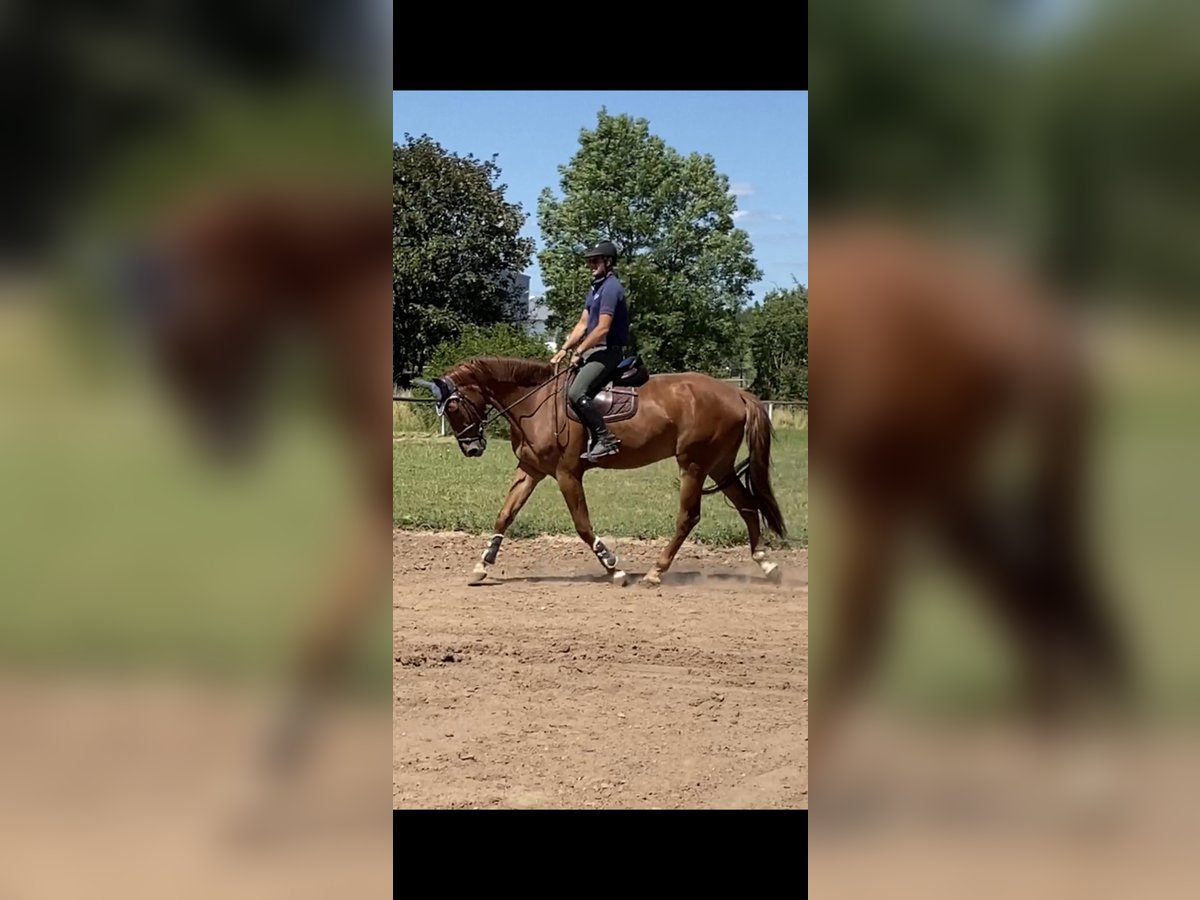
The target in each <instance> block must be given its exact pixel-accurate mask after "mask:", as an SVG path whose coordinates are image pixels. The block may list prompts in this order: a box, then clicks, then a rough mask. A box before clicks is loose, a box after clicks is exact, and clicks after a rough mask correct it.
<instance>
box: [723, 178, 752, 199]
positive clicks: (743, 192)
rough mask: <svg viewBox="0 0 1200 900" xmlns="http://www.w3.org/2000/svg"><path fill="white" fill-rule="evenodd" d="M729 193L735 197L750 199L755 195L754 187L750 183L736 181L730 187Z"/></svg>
mask: <svg viewBox="0 0 1200 900" xmlns="http://www.w3.org/2000/svg"><path fill="white" fill-rule="evenodd" d="M729 193H731V194H733V196H735V197H749V196H750V195H751V194H753V193H754V185H752V184H750V182H748V181H735V182H734V183H733V184H731V185H730V186H729Z"/></svg>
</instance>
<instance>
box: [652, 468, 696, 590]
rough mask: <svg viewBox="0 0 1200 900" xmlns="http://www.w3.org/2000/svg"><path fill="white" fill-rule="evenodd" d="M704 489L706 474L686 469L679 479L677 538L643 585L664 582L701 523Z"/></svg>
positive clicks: (694, 469) (674, 538) (669, 545)
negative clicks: (676, 558) (686, 543)
mask: <svg viewBox="0 0 1200 900" xmlns="http://www.w3.org/2000/svg"><path fill="white" fill-rule="evenodd" d="M703 487H704V472H703V471H702V470H701V469H700V468H699V467H698V466H689V467H687V468H685V469H684V470H683V472H682V474H681V476H680V478H679V516H678V518H677V519H676V522H675V537H673V538H672V539H671V543H670V544H668V545H667V546H666V548H665V549H664V550H663V552H662V553H661V554H659V557H658V562H656V563H655V564H654V568H652V569H651V570H650V571H649V572H647V573H646V574H645V575H644V576H642V583H643V584H648V585H657V584H660V583H661V582H662V573H663V572H665V571H667V569H669V568H670V567H671V563H672V562H674V561H675V554H676V553H678V552H679V548H680V547H682V546H683V542H684V541H685V540H687V536H688V535H689V534H691V533H692V529H693V528H695V527H696V523H697V522H699V521H700V499H701V490H702V489H703Z"/></svg>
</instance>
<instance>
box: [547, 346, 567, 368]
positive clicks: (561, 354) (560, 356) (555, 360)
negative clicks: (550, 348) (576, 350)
mask: <svg viewBox="0 0 1200 900" xmlns="http://www.w3.org/2000/svg"><path fill="white" fill-rule="evenodd" d="M566 358H567V351H566V350H559V351H558V352H557V353H555V354H554V355H553V356H552V357H550V362H551V363H552V364H553V365H556V366H557V365H558V364H559V363H560V362H562V361H563V360H564V359H566Z"/></svg>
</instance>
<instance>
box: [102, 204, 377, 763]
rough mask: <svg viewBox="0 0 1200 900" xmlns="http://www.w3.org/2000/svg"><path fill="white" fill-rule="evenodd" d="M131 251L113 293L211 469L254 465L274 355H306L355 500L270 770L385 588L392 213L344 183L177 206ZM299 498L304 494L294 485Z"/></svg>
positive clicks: (294, 678)
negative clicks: (286, 349) (341, 447)
mask: <svg viewBox="0 0 1200 900" xmlns="http://www.w3.org/2000/svg"><path fill="white" fill-rule="evenodd" d="M155 224H156V227H155V229H154V231H153V232H152V233H151V234H150V236H149V237H148V238H147V239H146V240H145V241H144V242H143V243H141V244H140V245H139V246H138V247H137V249H136V251H135V252H134V253H131V254H130V259H129V263H130V265H129V266H128V267H126V269H125V274H126V275H127V276H128V277H127V279H126V280H124V281H123V283H122V285H121V287H122V289H123V290H122V293H123V296H124V298H125V299H126V301H128V302H127V309H128V310H129V311H130V312H131V313H134V316H133V320H134V322H135V323H136V324H137V325H138V326H139V329H138V330H139V332H140V333H141V335H142V337H143V338H144V339H145V341H146V344H147V346H148V348H149V349H150V351H151V355H152V358H153V361H154V362H155V363H156V374H157V375H158V376H159V377H160V378H161V379H162V380H163V381H164V382H165V384H166V386H167V387H168V388H169V390H170V393H171V396H172V397H173V399H174V400H176V401H177V403H178V404H179V406H180V407H181V408H182V411H183V412H184V413H185V414H186V417H187V420H188V421H190V423H192V424H193V425H194V426H195V434H196V437H197V438H198V439H199V440H200V442H201V443H202V445H203V446H204V447H205V448H207V449H209V450H211V451H212V452H213V456H214V459H216V460H218V461H220V462H221V463H227V464H235V463H242V462H245V461H247V460H248V458H249V456H248V455H249V453H250V451H252V450H253V449H255V447H254V442H255V438H257V437H258V434H257V432H258V431H259V430H260V428H261V426H262V424H263V422H264V420H265V418H266V417H265V415H264V413H265V412H267V411H268V410H264V409H262V408H261V402H262V397H261V393H260V390H259V389H260V388H261V386H262V384H263V382H264V378H265V376H266V374H267V373H268V371H269V365H268V363H269V362H270V360H271V356H272V351H274V350H276V349H278V348H279V347H281V346H285V345H287V344H288V343H290V342H292V341H293V340H294V339H299V341H300V342H301V346H302V347H304V348H305V349H314V350H315V351H316V359H315V362H316V363H318V364H319V365H320V366H321V368H320V369H319V371H321V372H322V373H323V375H324V376H325V377H324V379H323V381H322V383H321V387H322V388H323V389H325V390H327V392H328V394H329V397H330V399H331V400H332V403H331V406H332V410H331V412H332V413H333V416H332V423H333V430H335V431H336V432H337V433H338V435H339V436H341V437H343V438H345V442H346V447H347V451H348V462H349V464H350V467H351V468H352V469H353V470H354V471H353V474H354V476H355V482H356V483H357V485H356V486H357V487H359V488H360V489H361V493H360V496H359V503H358V510H357V513H356V517H355V522H354V524H353V525H352V526H351V528H350V529H349V530H348V532H347V533H346V534H345V535H344V536H343V538H342V545H341V546H339V547H337V548H331V550H332V554H331V555H336V558H335V560H334V562H335V571H334V572H333V573H331V580H330V582H329V584H328V586H327V587H325V588H323V589H322V594H321V597H320V598H319V602H318V604H317V606H316V609H315V610H314V613H313V617H312V620H311V621H310V622H309V623H308V627H307V628H306V629H305V630H304V633H303V635H302V637H301V640H300V643H299V644H298V645H297V646H296V647H295V650H294V657H293V662H292V672H291V674H290V679H289V684H290V688H291V690H290V692H289V693H291V694H292V695H293V696H292V697H291V698H290V699H289V704H288V709H287V710H286V711H285V717H284V719H283V721H282V722H281V723H280V726H279V729H278V730H277V731H275V732H274V733H273V735H272V737H271V740H270V756H269V759H270V760H271V761H273V762H278V761H283V760H285V759H286V760H294V759H296V758H297V756H296V753H297V751H299V750H300V749H301V743H302V742H301V740H300V738H301V732H300V731H299V729H300V728H301V727H302V726H304V725H306V724H307V722H308V715H307V710H308V709H309V708H310V701H311V700H312V699H314V698H315V696H316V694H317V692H318V691H319V690H321V689H323V688H324V687H325V685H326V684H327V683H328V682H329V681H330V680H331V679H332V678H333V677H334V675H335V674H336V673H337V671H338V670H339V669H340V668H341V667H343V666H344V665H345V663H346V662H347V661H348V657H349V653H350V650H351V648H352V647H353V644H354V641H355V640H356V639H357V638H358V637H359V636H360V635H361V634H362V632H363V627H364V625H365V621H366V617H367V616H368V615H369V613H370V611H371V610H372V609H373V608H378V607H377V602H378V598H379V596H380V594H378V593H376V591H377V590H378V589H379V588H380V587H382V583H383V580H384V579H385V578H386V573H387V571H388V569H387V559H388V558H389V557H388V550H387V547H388V541H387V535H388V534H389V531H390V528H391V503H392V500H391V469H390V459H389V454H388V450H387V447H388V444H387V443H386V441H385V437H386V433H387V428H388V423H387V418H386V416H385V412H386V411H387V409H388V407H387V405H386V404H387V400H386V397H387V394H386V393H384V391H385V390H386V388H384V387H382V386H383V385H387V384H388V377H389V371H388V369H389V366H390V354H391V332H390V330H389V328H390V324H389V323H390V312H389V309H388V303H387V296H388V285H389V279H390V277H391V273H390V268H389V256H388V252H387V246H388V245H387V237H386V235H387V228H388V203H387V198H386V197H384V198H383V199H382V202H381V200H380V197H379V192H378V191H377V190H374V189H370V190H368V189H366V188H364V189H363V190H361V191H357V192H356V191H350V190H346V189H344V187H343V186H340V185H338V186H334V185H330V186H329V187H328V188H327V189H326V188H318V189H313V188H312V187H311V186H310V187H309V188H305V189H300V188H298V187H297V186H295V185H284V186H283V188H282V189H275V188H272V187H270V186H262V187H258V188H239V187H232V188H231V189H229V190H228V191H226V192H223V193H215V194H213V193H208V192H205V193H203V194H202V195H201V196H200V198H199V199H198V200H197V201H195V202H188V203H184V204H180V205H179V206H176V207H175V208H174V209H173V210H172V211H171V212H170V214H169V215H168V216H167V217H165V221H162V222H160V223H155ZM300 487H302V486H300Z"/></svg>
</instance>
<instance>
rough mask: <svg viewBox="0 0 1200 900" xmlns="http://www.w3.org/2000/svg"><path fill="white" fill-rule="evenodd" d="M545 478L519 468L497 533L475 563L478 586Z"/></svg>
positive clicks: (474, 576)
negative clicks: (522, 511) (505, 535)
mask: <svg viewBox="0 0 1200 900" xmlns="http://www.w3.org/2000/svg"><path fill="white" fill-rule="evenodd" d="M544 477H545V476H544V475H542V474H541V473H540V472H529V471H526V470H525V469H523V468H521V467H520V466H518V467H517V471H516V474H514V475H513V482H512V484H511V485H509V488H508V496H507V497H506V498H505V500H504V506H503V507H501V509H500V515H498V516H497V517H496V531H495V533H494V534H493V535H492V539H491V541H489V542H488V546H487V549H486V550H484V551H483V557H482V558H481V559H480V560H479V562H477V563H475V571H474V573H473V574H472V576H471V581H472V583H474V584H478V583H479V582H481V581H483V579H485V578H486V577H487V573H488V566H491V565H494V564H495V562H496V556H497V554H499V552H500V543H501V542H502V541H503V540H504V532H506V531H507V530H508V527H509V526H510V525H512V523H513V520H514V519H515V518H516V517H517V513H519V512H520V511H521V507H523V506H524V505H525V501H526V500H528V499H529V498H530V496H531V495H532V494H533V489H534V488H536V487H537V486H538V484H540V483H541V480H542V478H544Z"/></svg>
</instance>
